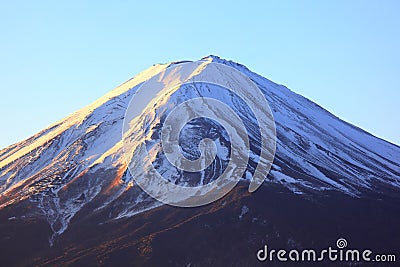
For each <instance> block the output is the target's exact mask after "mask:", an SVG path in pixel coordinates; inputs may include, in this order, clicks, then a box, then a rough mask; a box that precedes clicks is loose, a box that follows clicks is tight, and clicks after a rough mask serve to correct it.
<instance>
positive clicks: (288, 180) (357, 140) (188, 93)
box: [0, 56, 400, 245]
mask: <svg viewBox="0 0 400 267" xmlns="http://www.w3.org/2000/svg"><path fill="white" fill-rule="evenodd" d="M201 61H202V64H203V67H204V69H206V68H207V65H208V64H210V63H212V62H215V63H219V64H224V65H227V66H229V67H232V68H234V69H236V70H238V71H240V72H241V73H243V74H245V75H247V76H248V77H249V78H250V79H251V80H252V81H253V82H254V83H255V84H256V85H257V86H258V87H259V89H260V90H261V92H262V93H263V94H264V96H265V98H266V100H267V101H268V104H269V106H270V109H271V112H272V115H273V117H274V120H275V125H276V136H277V139H276V153H275V159H274V162H273V165H272V168H271V171H270V173H269V175H268V176H267V177H265V182H264V183H263V185H262V187H265V188H274V187H275V186H279V187H280V188H282V187H283V188H286V189H288V190H290V191H291V194H293V196H298V197H300V198H313V196H316V195H321V194H322V195H324V194H326V195H329V194H341V195H343V196H344V197H351V198H356V199H359V198H367V197H371V196H373V197H374V198H376V199H378V198H381V197H382V196H385V197H394V198H398V197H399V193H400V147H398V146H396V145H393V144H391V143H389V142H386V141H384V140H382V139H379V138H377V137H375V136H373V135H371V134H369V133H367V132H365V131H363V130H362V129H359V128H357V127H355V126H353V125H351V124H349V123H346V122H344V121H342V120H340V119H339V118H337V117H336V116H334V115H332V114H331V113H329V112H328V111H326V110H325V109H323V108H322V107H320V106H318V105H317V104H315V103H313V102H311V101H310V100H308V99H306V98H304V97H302V96H301V95H298V94H296V93H294V92H292V91H291V90H289V89H288V88H286V87H285V86H283V85H279V84H276V83H274V82H272V81H270V80H268V79H266V78H264V77H262V76H260V75H258V74H256V73H253V72H252V71H250V70H249V69H247V68H246V67H245V66H243V65H240V64H237V63H234V62H232V61H227V60H224V59H220V58H219V57H216V56H208V57H205V58H203V59H202V60H201ZM183 63H184V62H174V63H169V64H157V65H153V66H152V67H150V68H149V69H147V70H145V71H143V72H142V73H140V74H138V75H137V76H135V77H134V78H132V79H130V80H128V81H126V82H125V83H123V84H121V85H120V86H118V87H117V88H115V89H114V90H112V91H111V92H109V93H108V94H106V95H105V96H103V97H101V98H100V99H98V100H97V101H95V102H94V103H92V104H90V105H88V106H87V107H85V108H82V109H81V110H78V111H77V112H75V113H73V114H71V115H70V116H68V117H66V118H64V119H62V120H60V121H58V122H56V123H54V124H53V125H51V126H49V127H48V128H46V129H44V130H43V131H41V132H39V133H37V134H35V135H34V136H32V137H30V138H28V139H26V140H24V141H22V142H19V143H17V144H14V145H11V146H9V147H7V148H4V149H2V150H0V193H1V195H0V208H1V209H3V210H6V211H7V212H6V214H11V215H13V216H10V217H9V218H8V219H9V220H10V222H12V221H14V220H23V219H24V218H25V219H26V218H30V219H34V218H41V219H43V218H44V219H45V220H46V221H47V223H48V225H49V226H50V228H51V233H50V244H51V245H52V244H53V243H54V241H55V240H57V237H58V236H60V235H61V234H63V233H66V232H68V227H69V224H70V222H71V220H73V219H74V218H75V217H76V216H78V217H79V216H80V217H84V216H85V214H107V215H106V216H99V217H98V218H97V219H96V223H97V224H104V223H112V222H117V221H118V220H121V219H127V218H132V217H135V216H139V214H146V212H148V211H151V210H152V209H155V208H156V207H159V206H161V205H163V204H162V203H160V202H158V201H156V200H154V199H153V198H151V197H150V196H148V195H147V194H146V193H145V192H144V191H142V189H141V188H139V187H138V186H137V185H135V181H134V179H133V177H132V176H131V174H130V172H129V171H128V170H127V162H126V158H125V155H124V147H123V146H124V142H123V135H122V129H123V119H124V116H125V113H126V109H127V107H128V105H129V103H130V101H131V99H132V97H133V96H134V94H135V93H136V92H137V90H138V89H139V88H140V86H141V85H142V84H143V83H144V82H145V81H147V80H148V79H150V78H151V77H154V76H156V75H159V77H160V80H159V81H160V82H162V83H165V84H172V83H176V82H180V81H181V80H182V79H183V77H186V76H190V75H192V76H196V75H201V70H200V71H199V70H195V71H196V72H195V71H194V72H193V73H176V72H173V73H170V72H168V68H169V67H170V66H176V65H179V64H183ZM204 69H203V71H204ZM196 96H203V97H212V98H216V99H217V100H219V101H222V102H224V103H225V104H227V105H229V106H230V107H231V108H232V109H233V110H234V111H235V112H236V113H237V114H238V116H239V117H240V118H241V119H242V121H243V122H244V124H245V125H246V128H247V131H248V133H249V140H250V147H251V154H252V155H250V159H249V162H248V166H247V169H246V171H245V174H244V175H243V183H244V184H247V183H248V182H249V181H250V180H251V177H252V175H253V173H254V169H255V166H256V165H257V160H258V158H257V155H259V153H260V132H259V131H258V130H257V120H255V118H254V114H252V113H251V112H250V111H249V110H248V108H247V107H246V103H243V101H242V100H240V98H238V97H237V96H235V95H233V94H230V93H229V92H228V91H226V90H224V88H220V87H218V86H215V85H207V84H204V85H200V86H197V87H196V88H194V87H193V86H190V85H187V86H181V87H179V88H176V90H175V91H173V92H170V91H169V92H168V94H167V92H166V99H165V101H162V102H158V103H156V105H154V106H152V108H151V109H144V111H143V112H144V113H143V118H145V119H146V131H145V133H146V135H144V136H143V138H142V140H145V142H146V147H147V148H148V149H149V150H151V151H152V153H153V154H154V155H155V156H154V157H153V158H152V162H151V164H153V165H154V166H156V168H157V170H158V171H159V172H160V173H163V177H164V178H165V179H167V180H169V181H173V182H174V183H177V184H184V185H190V186H196V185H201V184H206V183H208V182H210V181H213V180H214V179H216V177H218V176H219V175H220V174H221V172H222V171H223V170H224V168H226V165H227V162H228V161H229V153H230V150H229V136H228V135H227V133H226V131H225V130H224V129H223V128H222V127H221V125H219V124H218V123H216V122H214V121H212V120H207V119H197V120H194V121H192V122H190V123H189V124H188V125H187V126H185V128H184V129H183V130H182V133H181V135H180V140H179V141H180V145H181V148H182V151H183V153H184V155H185V156H186V157H188V158H191V157H192V158H196V157H198V153H199V152H198V150H196V147H197V145H198V143H199V141H200V139H202V138H210V139H212V140H213V141H214V142H215V144H216V146H217V157H216V159H215V161H214V162H213V163H212V164H211V165H210V166H209V167H207V169H205V170H204V171H201V172H198V173H193V174H189V173H187V172H180V171H179V170H177V169H176V168H174V167H172V166H170V165H169V164H168V163H167V159H166V158H165V157H164V156H163V151H162V149H161V148H160V146H159V145H158V143H159V142H160V131H161V129H160V128H159V124H160V123H162V120H163V118H164V119H165V115H166V114H168V113H169V112H170V111H171V110H172V109H173V108H174V107H175V106H176V105H178V104H179V103H181V102H183V101H185V100H188V99H191V98H193V97H196ZM155 114H156V115H155ZM156 117H157V118H156ZM160 118H161V119H160ZM160 120H161V121H160ZM254 194H260V193H257V191H256V193H254ZM250 196H251V195H250ZM21 207H24V208H21ZM27 207H29V208H27ZM245 207H246V208H245ZM18 210H20V211H18ZM22 210H24V213H22V212H21V211H22ZM13 211H15V215H14V213H13ZM104 211H107V212H106V213H105V212H104ZM241 213H243V214H241V215H240V216H244V215H245V214H246V213H247V206H243V207H242V208H241ZM79 214H80V215H79ZM77 220H78V219H77ZM46 238H49V237H48V236H47V237H46Z"/></svg>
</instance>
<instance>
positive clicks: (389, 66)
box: [0, 1, 400, 148]
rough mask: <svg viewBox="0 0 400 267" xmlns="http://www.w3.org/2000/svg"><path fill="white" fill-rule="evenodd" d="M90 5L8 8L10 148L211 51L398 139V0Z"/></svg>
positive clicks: (2, 100) (2, 13)
mask: <svg viewBox="0 0 400 267" xmlns="http://www.w3.org/2000/svg"><path fill="white" fill-rule="evenodd" d="M81 2H83V1H26V2H22V1H9V2H5V1H3V2H1V3H0V32H1V36H0V38H1V42H0V78H1V97H0V111H1V115H2V116H1V117H0V123H1V125H2V128H1V132H0V148H4V147H6V146H8V145H11V144H12V143H15V142H17V141H20V140H22V139H25V138H27V137H29V136H31V135H33V134H34V133H36V132H38V131H40V130H41V129H43V128H45V127H46V126H48V125H49V124H51V123H53V122H55V121H57V120H59V119H61V118H63V117H65V116H67V115H68V114H70V113H72V112H74V111H76V110H77V109H79V108H82V107H84V106H86V105H87V104H89V103H91V102H92V101H94V100H96V99H97V98H99V97H100V96H102V95H104V94H105V93H106V92H108V91H109V90H111V89H113V88H114V87H116V86H117V85H119V84H120V83H122V82H124V81H125V80H127V79H129V78H131V77H132V76H134V75H135V74H137V73H139V72H140V71H142V70H144V69H146V68H148V67H149V66H151V65H152V64H154V63H165V62H169V61H177V60H184V59H188V60H197V59H200V58H202V57H204V56H206V55H210V54H214V55H218V56H220V57H222V58H225V59H230V60H233V61H236V62H239V63H242V64H244V65H246V66H247V67H248V68H250V69H251V70H253V71H255V72H257V73H259V74H261V75H263V76H265V77H267V78H269V79H270V80H272V81H274V82H277V83H281V84H284V85H286V86H287V87H289V88H290V89H291V90H293V91H295V92H297V93H299V94H301V95H303V96H305V97H307V98H309V99H311V100H313V101H315V102H316V103H318V104H319V105H321V106H323V107H324V108H326V109H328V110H329V111H331V112H332V113H334V114H335V115H337V116H338V117H340V118H342V119H344V120H346V121H348V122H350V123H353V124H355V125H357V126H359V127H361V128H363V129H364V130H367V131H369V132H371V133H372V134H374V135H376V136H378V137H381V138H383V139H386V140H388V141H390V142H392V143H396V144H400V119H399V115H400V105H399V100H400V80H399V76H400V75H399V72H400V51H399V47H400V16H399V15H398V12H399V11H400V2H399V1H301V3H300V1H245V2H244V1H243V2H240V3H238V4H234V3H233V2H232V1H201V2H194V1H181V2H171V1H160V2H158V3H157V2H154V1H142V2H141V3H134V2H133V1H132V3H117V2H113V3H112V2H105V1H104V2H102V1H85V3H81ZM121 2H122V1H121ZM125 2H128V1H125Z"/></svg>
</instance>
